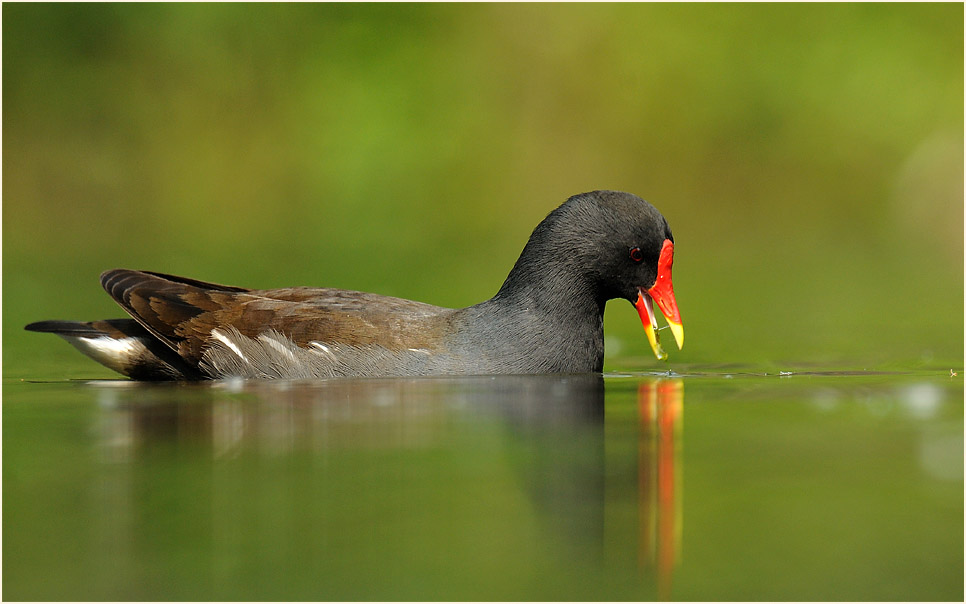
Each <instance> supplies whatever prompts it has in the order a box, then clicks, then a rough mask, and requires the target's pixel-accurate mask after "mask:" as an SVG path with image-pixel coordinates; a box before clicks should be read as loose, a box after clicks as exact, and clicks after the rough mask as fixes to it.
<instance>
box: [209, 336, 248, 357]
mask: <svg viewBox="0 0 966 604" xmlns="http://www.w3.org/2000/svg"><path fill="white" fill-rule="evenodd" d="M211 337H212V338H214V339H216V340H218V341H219V342H221V343H222V344H224V345H225V346H227V347H228V348H231V351H232V352H234V353H235V354H237V355H238V357H239V358H240V359H241V360H243V361H245V362H246V363H247V362H248V359H247V358H245V355H244V354H242V351H241V349H239V348H238V346H236V345H235V343H234V342H232V341H231V340H229V339H228V336H226V335H225V334H223V333H221V332H220V331H218V330H217V329H212V330H211Z"/></svg>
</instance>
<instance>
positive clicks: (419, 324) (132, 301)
mask: <svg viewBox="0 0 966 604" xmlns="http://www.w3.org/2000/svg"><path fill="white" fill-rule="evenodd" d="M101 284H102V285H103V286H104V289H105V290H107V292H108V293H109V294H110V295H111V297H113V298H114V300H115V301H117V303H118V304H120V305H121V306H122V307H123V308H124V309H125V310H126V311H127V312H128V313H129V314H130V315H131V316H132V317H134V319H136V320H137V321H138V322H139V323H140V324H141V325H143V326H144V327H145V328H146V329H147V330H148V331H150V332H151V333H152V334H154V335H155V336H156V337H157V338H158V339H160V340H161V341H162V342H164V343H165V344H167V345H168V346H169V347H170V348H171V349H172V350H175V351H176V352H177V353H178V354H179V355H181V356H182V357H183V358H185V359H186V360H188V361H189V362H193V363H197V362H199V361H200V360H201V357H202V354H203V351H204V348H205V347H206V345H207V344H208V341H209V339H210V338H211V332H212V330H214V329H218V328H226V327H228V326H231V327H234V328H235V329H237V330H238V331H239V332H241V333H242V334H244V335H246V336H248V337H256V336H258V335H259V334H261V333H263V332H265V331H268V330H275V331H278V332H280V333H282V334H284V335H285V336H287V337H289V338H291V339H292V340H294V341H295V342H296V343H297V344H299V345H303V346H304V345H306V344H308V342H311V341H319V342H339V343H342V344H350V345H355V346H362V345H367V344H373V343H377V344H379V345H381V346H383V347H385V348H389V349H403V348H426V349H431V348H435V347H436V346H437V345H438V342H439V337H440V335H441V331H440V330H441V329H443V328H444V323H445V321H441V320H440V319H442V318H443V317H444V316H445V315H446V314H448V313H449V312H451V311H449V309H443V308H440V307H437V306H432V305H429V304H422V303H420V302H412V301H409V300H403V299H400V298H390V297H387V296H379V295H376V294H367V293H362V292H353V291H346V290H339V289H313V288H303V287H298V288H287V289H274V290H248V289H244V288H240V287H232V286H225V285H218V284H214V283H206V282H204V281H196V280H193V279H185V278H182V277H175V276H172V275H164V274H161V273H150V272H144V271H132V270H125V269H116V270H111V271H107V272H105V273H104V274H103V275H101Z"/></svg>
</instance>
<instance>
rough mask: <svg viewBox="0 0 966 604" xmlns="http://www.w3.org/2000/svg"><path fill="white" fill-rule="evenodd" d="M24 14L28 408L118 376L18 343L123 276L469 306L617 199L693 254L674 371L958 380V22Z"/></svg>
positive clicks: (642, 9) (21, 210)
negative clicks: (922, 371) (555, 233)
mask: <svg viewBox="0 0 966 604" xmlns="http://www.w3.org/2000/svg"><path fill="white" fill-rule="evenodd" d="M2 11H3V286H4V287H3V338H4V342H3V343H4V353H5V354H4V360H3V369H4V372H5V376H6V377H8V378H21V377H63V376H65V375H81V376H88V377H96V376H100V375H104V376H105V377H106V376H109V375H112V374H111V373H110V372H109V371H108V370H106V369H102V368H99V367H97V366H95V365H94V364H92V363H91V362H90V361H88V360H87V359H84V358H83V357H81V356H80V355H78V354H77V353H76V352H74V351H73V350H71V349H70V348H69V347H67V346H65V345H64V344H63V343H61V342H58V341H57V340H56V339H55V338H51V337H43V336H39V335H36V334H27V333H24V332H23V331H22V326H23V325H24V324H25V323H28V322H30V321H34V320H39V319H48V318H68V319H97V318H107V317H115V316H121V313H120V312H119V309H117V308H116V307H115V305H114V304H113V302H112V301H111V300H110V299H109V298H108V297H107V296H106V294H104V293H103V292H102V291H101V289H100V287H99V286H98V283H97V276H98V274H99V273H100V272H101V271H102V270H105V269H107V268H112V267H129V268H144V269H150V270H156V271H163V272H169V273H175V274H183V275H186V276H191V277H194V278H197V279H203V280H209V281H216V282H222V283H229V284H235V285H244V286H249V287H260V288H267V287H276V286H286V285H317V286H334V287H342V288H350V289H359V290H366V291H374V292H379V293H383V294H389V295H395V296H401V297H406V298H412V299H417V300H422V301H426V302H431V303H435V304H440V305H444V306H464V305H469V304H473V303H475V302H478V301H480V300H482V299H484V298H487V297H489V296H490V295H492V294H493V293H495V291H496V290H497V289H498V288H499V286H500V284H501V283H502V280H503V278H504V277H505V276H506V273H507V272H508V270H509V268H510V266H511V265H512V264H513V262H514V260H515V259H516V257H517V255H518V254H519V252H520V250H521V249H522V247H523V244H524V243H525V241H526V239H527V236H528V235H529V233H530V231H531V230H532V228H533V227H534V226H535V225H536V224H537V223H538V222H539V221H540V220H541V219H542V218H543V216H545V215H546V214H547V213H548V212H549V211H550V210H552V209H553V208H554V207H556V206H557V205H558V204H559V203H561V202H562V201H564V200H565V199H566V198H567V197H569V196H570V195H573V194H575V193H580V192H584V191H588V190H593V189H601V188H607V189H620V190H627V191H630V192H633V193H636V194H638V195H640V196H642V197H644V198H645V199H648V200H649V201H651V202H652V203H654V204H655V205H656V206H657V207H658V208H659V209H661V211H662V212H663V213H664V215H665V216H666V217H667V218H668V220H669V222H670V224H671V226H672V228H673V230H674V234H675V240H676V242H677V246H676V254H675V267H674V277H675V289H676V292H677V297H678V303H679V306H680V307H681V311H682V316H683V318H684V323H685V327H686V330H687V346H686V347H685V348H684V350H683V351H680V352H677V351H672V352H671V363H672V365H671V366H672V367H673V366H674V364H675V363H697V364H701V363H705V364H708V363H755V364H759V365H763V366H772V365H779V366H780V365H781V364H783V363H797V364H799V365H801V364H808V363H813V364H833V365H836V366H856V367H858V366H861V367H866V368H873V367H877V368H902V367H917V368H922V367H937V368H942V367H955V366H959V364H960V363H961V361H962V354H963V5H962V4H957V3H953V4H888V5H881V4H834V5H828V4H808V5H789V4H780V5H760V4H755V5H746V4H714V5H706V4H675V5H661V4H619V5H612V4H593V5H584V4H567V5H555V4H539V5H526V4H524V5H516V4H514V5H502V4H500V5H475V4H473V5H450V4H420V5H407V4H388V5H383V4H376V5H368V4H361V5H360V4H351V5H340V4H312V5H301V4H298V5H293V4H277V5H249V4H245V5H224V4H218V5H208V4H190V5H183V4H138V5H127V4H98V5H83V4H57V5H45V4H4V5H3V7H2ZM605 320H606V331H607V334H608V357H607V364H606V366H605V369H637V368H648V367H657V366H658V365H657V363H656V362H655V361H654V360H653V357H651V358H650V360H649V359H648V357H649V356H650V351H649V349H648V346H647V342H646V339H645V338H644V334H643V332H642V331H641V329H640V325H639V322H638V319H637V316H636V313H635V312H634V310H633V309H632V308H631V306H630V305H629V304H627V303H624V302H620V301H617V302H612V303H611V304H610V305H609V307H608V312H607V316H606V319H605Z"/></svg>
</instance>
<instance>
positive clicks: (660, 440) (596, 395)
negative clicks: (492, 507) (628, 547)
mask: <svg viewBox="0 0 966 604" xmlns="http://www.w3.org/2000/svg"><path fill="white" fill-rule="evenodd" d="M97 391H98V397H99V400H100V403H101V409H102V412H101V413H99V414H98V415H97V418H98V419H97V422H98V423H97V426H96V428H97V433H98V435H99V439H98V443H99V446H100V450H101V452H102V456H101V459H102V460H103V461H104V462H105V463H130V462H137V461H138V460H139V459H140V458H142V457H143V456H147V455H149V454H150V452H151V451H152V450H154V449H155V448H159V449H160V450H162V451H170V447H171V446H172V445H174V446H175V447H180V448H186V449H190V450H191V451H192V452H200V453H202V454H204V455H208V456H209V459H212V460H223V461H224V460H227V461H230V460H233V459H235V458H237V457H239V456H241V455H249V456H251V455H255V456H256V457H277V456H283V455H289V454H292V453H296V452H297V453H298V454H300V455H305V454H308V455H309V456H310V457H312V456H314V457H316V458H319V459H321V458H325V457H326V456H328V455H329V454H331V453H333V452H338V451H346V452H355V451H375V452H380V451H389V452H391V453H396V452H398V453H399V454H400V455H403V454H404V453H405V452H406V451H411V450H414V449H415V450H419V449H426V448H433V447H435V448H439V449H442V450H445V451H448V452H449V454H451V455H454V456H458V455H468V453H467V451H468V450H469V449H470V447H472V446H479V447H481V448H482V449H483V452H484V454H488V455H490V456H491V457H492V458H493V463H492V466H493V467H497V466H500V465H503V466H505V467H507V468H509V476H510V477H511V478H512V479H513V480H514V481H515V482H516V485H517V487H518V488H519V490H520V492H522V493H523V494H525V496H526V499H525V501H528V502H529V505H530V506H531V508H532V517H533V518H534V519H536V523H537V524H536V525H537V527H538V529H539V530H540V531H541V533H542V534H543V535H544V537H545V539H544V541H545V543H546V544H547V546H546V549H547V555H550V556H556V557H558V558H560V559H561V560H566V561H568V562H569V563H570V564H579V565H584V564H591V565H597V566H600V565H602V564H604V563H605V562H606V561H610V560H613V558H614V555H615V552H616V555H617V556H618V557H620V558H623V559H627V555H626V554H625V553H624V546H623V544H624V543H626V542H627V537H628V536H632V535H633V531H630V532H628V531H627V530H626V529H627V527H628V523H631V524H633V523H635V522H636V524H637V525H638V531H637V532H638V535H637V537H636V539H635V541H636V544H637V565H638V567H639V569H643V570H644V571H645V574H644V576H643V581H644V585H645V586H647V585H656V586H657V595H658V597H659V598H660V599H669V598H670V595H671V585H672V575H673V570H674V567H675V565H676V564H677V561H678V559H679V557H680V545H681V530H682V529H681V527H682V515H681V475H682V468H681V462H680V453H681V443H682V418H683V401H684V390H683V385H682V382H681V381H680V380H677V379H663V378H661V379H656V378H642V379H641V380H640V381H639V383H638V386H637V389H636V392H634V391H631V392H626V390H624V391H623V392H622V390H621V387H620V384H619V383H618V386H617V387H616V388H615V389H614V390H613V392H608V400H611V399H612V398H613V403H615V404H617V405H618V406H619V405H620V403H621V400H622V399H621V398H620V397H621V396H624V397H625V398H624V399H623V400H624V401H627V398H626V397H627V395H630V396H631V397H634V398H635V401H634V403H635V404H634V405H633V406H631V407H623V408H621V409H631V408H633V409H634V410H635V411H636V416H637V417H636V421H633V422H627V421H626V420H624V419H621V417H620V414H618V415H617V416H616V419H611V418H607V417H606V416H605V405H604V400H605V380H604V378H603V377H602V376H601V375H597V374H581V375H563V376H560V375H554V376H551V375H548V376H484V377H471V378H465V377H460V378H411V379H341V380H324V381H308V382H284V381H278V382H272V381H248V382H244V381H240V382H230V381H225V382H213V383H207V384H204V383H202V384H180V385H179V384H167V385H152V384H140V383H132V382H108V383H103V382H102V383H98V384H97ZM622 412H623V411H622ZM615 426H616V427H617V428H619V429H616V430H612V428H614V427H615ZM605 427H606V428H607V429H605ZM627 428H631V430H632V432H630V433H629V432H628V431H627ZM481 435H482V436H481ZM454 438H456V439H464V440H463V441H461V442H454ZM494 438H495V440H494ZM629 438H630V440H628V439H629ZM465 439H469V440H471V441H472V442H473V443H475V444H468V443H466V442H465ZM474 439H475V440H474ZM605 444H606V445H607V446H605ZM628 446H629V447H634V446H636V451H637V455H636V459H634V460H633V465H628V462H631V460H632V458H627V457H622V456H621V455H619V454H615V453H614V451H618V453H619V452H620V451H622V450H627V451H630V449H628V448H627V447H628ZM165 447H166V448H165ZM487 447H488V448H489V449H487ZM373 463H377V462H375V461H374V462H373ZM635 466H636V467H635ZM224 467H226V466H215V470H214V471H215V473H214V474H213V479H214V483H213V486H212V489H214V490H213V491H212V494H211V497H213V501H215V502H217V501H222V500H225V498H224V497H222V496H221V495H219V492H218V489H219V488H221V487H219V485H222V487H224V488H225V489H228V490H227V491H226V495H225V497H227V493H228V492H229V491H231V492H234V490H237V489H241V491H240V492H242V493H244V492H246V491H245V489H247V488H250V487H247V486H245V483H235V482H232V480H233V479H232V480H229V479H227V478H225V477H224V476H226V474H225V470H219V469H218V468H224ZM615 467H617V469H616V471H615ZM320 468H321V469H320V471H322V472H325V471H326V469H325V468H326V466H324V465H323V466H320ZM430 471H431V470H430ZM219 472H220V473H219ZM227 475H231V474H227ZM504 475H505V474H497V476H498V478H499V477H500V476H504ZM219 476H222V477H221V478H219ZM340 476H341V475H340V474H337V473H336V474H332V476H331V478H332V480H337V479H339V477H340ZM374 476H384V474H380V473H376V474H375V475H374ZM462 479H463V480H466V481H467V484H470V482H471V481H472V480H473V478H472V476H470V475H467V476H465V477H463V478H462ZM502 484H506V483H502ZM511 484H512V483H511ZM380 488H384V485H380V484H372V485H371V489H373V490H374V491H375V490H379V489H380ZM615 494H616V495H615ZM293 496H297V495H293ZM615 497H616V498H617V499H618V500H620V501H618V502H617V503H619V504H620V505H617V506H612V505H611V504H612V503H615V501H614V500H615ZM625 497H629V498H632V499H633V498H636V502H634V503H636V510H637V517H636V519H634V518H631V517H626V518H625V517H622V516H621V514H622V513H623V512H621V511H620V510H622V509H630V508H626V507H625V505H624V504H625V502H624V501H623V498H625ZM118 501H120V500H118ZM425 503H426V504H427V505H435V504H439V505H445V502H438V501H437V502H436V503H434V500H432V499H428V500H426V501H425ZM627 503H632V502H630V501H629V502H627ZM615 510H616V511H615ZM309 513H312V511H311V509H307V510H306V511H305V514H309ZM315 513H316V514H318V513H321V512H318V511H316V512H315ZM303 521H306V522H308V523H309V524H310V525H311V522H315V521H314V520H312V519H309V518H307V517H306V518H304V519H303ZM470 521H472V519H470ZM213 522H214V520H213ZM508 522H510V521H509V520H508ZM607 526H610V527H616V531H609V530H605V529H606V527H607ZM232 530H234V529H231V530H226V531H223V532H224V534H232ZM346 530H348V529H346ZM615 536H616V539H615ZM216 539H217V537H216ZM628 553H629V552H628ZM631 558H633V555H632V556H631ZM631 565H633V562H631ZM638 572H640V571H638Z"/></svg>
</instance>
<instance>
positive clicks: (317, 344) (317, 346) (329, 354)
mask: <svg viewBox="0 0 966 604" xmlns="http://www.w3.org/2000/svg"><path fill="white" fill-rule="evenodd" d="M309 345H310V346H312V347H314V348H315V349H317V350H318V351H319V352H322V353H324V354H325V355H326V356H327V357H329V358H330V359H332V360H333V361H338V359H337V358H336V356H335V353H333V352H332V351H331V350H329V347H328V346H326V345H325V344H323V343H322V342H309Z"/></svg>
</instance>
